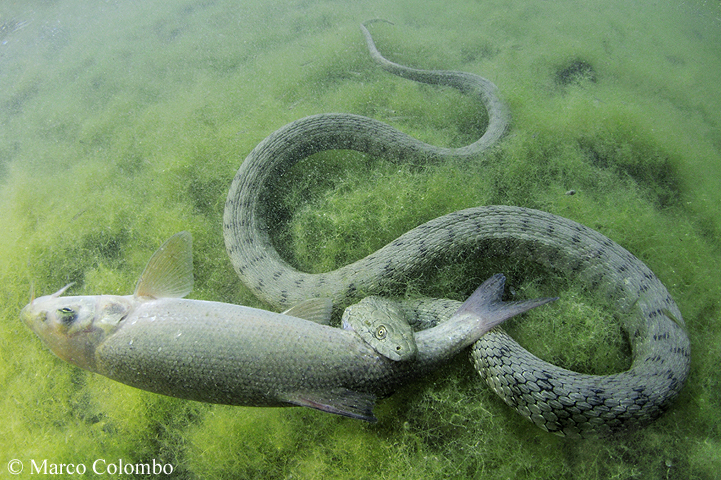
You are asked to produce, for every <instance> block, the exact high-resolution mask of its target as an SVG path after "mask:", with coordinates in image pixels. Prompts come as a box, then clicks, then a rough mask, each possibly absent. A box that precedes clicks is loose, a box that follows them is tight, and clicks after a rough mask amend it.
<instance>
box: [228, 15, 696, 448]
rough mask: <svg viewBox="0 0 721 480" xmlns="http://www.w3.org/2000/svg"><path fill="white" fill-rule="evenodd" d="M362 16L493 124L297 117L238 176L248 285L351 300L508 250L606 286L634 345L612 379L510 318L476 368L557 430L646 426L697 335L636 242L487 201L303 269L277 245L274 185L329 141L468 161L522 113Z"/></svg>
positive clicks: (402, 157) (420, 75)
mask: <svg viewBox="0 0 721 480" xmlns="http://www.w3.org/2000/svg"><path fill="white" fill-rule="evenodd" d="M368 23H369V22H366V23H365V24H361V31H362V33H363V36H364V38H365V41H366V44H367V47H368V50H369V52H370V55H371V58H372V60H373V61H374V62H375V64H377V65H379V66H380V67H381V68H383V69H384V70H386V71H388V72H390V73H393V74H395V75H398V76H400V77H403V78H406V79H410V80H413V81H416V82H421V83H426V84H432V85H444V86H450V87H452V88H455V89H457V90H459V91H461V92H462V93H463V94H465V95H467V96H468V97H470V98H471V99H476V100H478V101H480V102H481V103H482V105H483V106H484V108H485V109H486V111H487V114H488V121H487V128H486V130H485V132H484V133H483V135H482V136H481V138H480V139H479V140H477V141H476V142H475V143H473V144H471V145H468V146H465V147H462V148H443V147H436V146H433V145H429V144H427V143H424V142H422V141H420V140H417V139H415V138H413V137H411V136H409V135H407V134H405V133H402V132H400V131H399V130H397V129H396V128H394V127H392V126H390V125H388V124H386V123H383V122H380V121H377V120H374V119H371V118H367V117H364V116H359V115H355V114H350V113H323V114H317V115H311V116H307V117H304V118H301V119H298V120H295V121H293V122H291V123H289V124H287V125H285V126H283V127H281V128H280V129H278V130H276V131H275V132H273V133H272V134H270V135H269V136H268V137H267V138H265V139H264V140H262V141H261V142H260V143H259V144H258V145H257V146H256V147H255V148H254V149H253V150H252V151H251V153H250V154H249V155H248V156H247V158H246V159H245V161H244V162H243V163H242V164H241V166H240V167H239V169H238V171H237V173H236V175H235V177H234V178H233V181H232V184H231V187H230V190H229V192H228V196H227V200H226V204H225V210H224V214H223V230H224V231H223V235H224V240H225V245H226V251H227V253H228V255H229V257H230V260H231V263H232V264H233V267H234V269H235V271H236V273H237V274H238V275H239V277H240V279H241V281H242V282H243V283H244V284H245V285H246V286H247V287H248V288H249V289H250V290H251V291H252V292H253V293H254V294H255V295H256V296H257V297H258V298H260V299H261V300H263V301H265V302H267V303H268V304H270V305H272V306H274V307H276V308H279V309H286V308H288V307H290V306H292V305H294V304H296V303H299V302H301V301H303V300H306V299H308V298H311V297H327V298H330V299H332V301H333V303H334V305H339V306H343V305H348V304H350V303H352V302H353V301H354V299H358V298H362V297H365V296H367V295H374V294H386V293H387V292H389V291H393V289H396V290H397V289H399V288H401V287H402V286H403V285H404V282H406V281H407V280H408V279H409V278H417V277H418V276H419V275H420V274H422V272H423V271H424V269H427V268H429V267H432V266H433V265H437V264H438V262H442V261H446V260H447V259H449V258H456V259H457V258H466V257H468V256H470V255H481V256H484V257H493V256H502V257H504V258H511V259H518V260H520V261H524V262H534V263H535V264H538V265H539V266H541V267H542V268H546V269H549V270H551V271H558V272H561V273H562V274H563V275H568V276H571V278H573V279H574V281H578V282H580V284H582V285H583V286H585V288H587V289H588V290H589V291H592V292H597V293H598V295H600V297H601V298H604V299H607V300H608V301H609V302H610V303H611V304H612V305H613V306H614V308H615V309H617V311H618V318H620V319H621V326H622V328H623V330H624V331H625V333H626V334H627V335H628V340H629V344H630V346H631V365H630V368H629V369H628V370H626V371H622V372H619V373H614V374H611V375H590V374H582V373H577V372H573V371H570V370H567V369H564V368H561V367H558V366H555V365H553V364H550V363H548V362H546V361H544V360H542V359H540V358H538V357H536V356H534V355H533V354H531V353H530V352H528V351H527V350H526V349H524V348H523V347H522V346H521V345H519V344H518V343H517V342H516V341H515V340H513V338H511V337H510V336H509V335H508V334H507V333H506V332H504V331H503V329H501V328H500V327H497V328H496V329H494V330H492V331H491V332H489V333H487V334H486V335H484V336H483V337H482V338H481V339H480V340H478V341H477V342H476V343H475V344H474V345H473V346H472V347H471V352H470V358H471V362H472V364H473V365H474V367H475V370H476V371H477V372H478V373H479V375H480V376H481V377H482V378H483V379H484V380H485V382H486V383H487V384H488V385H489V386H490V387H491V389H492V390H493V391H494V392H495V393H496V394H497V395H498V396H500V397H501V399H502V400H503V401H504V402H505V403H506V404H508V405H509V406H511V407H512V408H514V409H515V410H516V411H517V412H518V413H519V414H520V415H522V416H523V417H524V418H526V419H528V420H529V421H531V422H533V423H534V424H535V425H537V426H538V427H540V428H542V429H543V430H546V431H548V432H551V433H555V434H557V435H561V436H567V437H572V438H578V437H588V436H598V435H605V434H610V433H614V432H617V431H621V430H624V429H633V428H637V427H641V426H644V425H647V424H648V423H650V422H651V421H653V420H655V419H656V418H658V417H659V416H660V415H661V414H662V413H663V412H664V411H666V410H667V409H668V408H669V406H670V404H671V403H672V401H673V400H674V399H675V398H676V397H677V396H678V394H679V392H680V391H681V389H682V387H683V385H684V382H685V380H686V377H687V375H688V371H689V366H690V344H689V340H688V336H687V334H686V331H685V324H684V321H683V318H682V316H681V312H680V311H679V308H678V306H677V305H676V303H675V302H674V300H673V299H672V298H671V296H670V294H669V292H668V290H667V289H666V287H665V286H664V285H663V283H662V282H661V281H660V280H659V278H658V277H657V276H656V275H655V274H654V273H653V272H652V271H651V270H650V269H649V268H648V267H647V266H646V265H645V264H644V263H643V262H642V261H641V260H639V259H638V258H637V257H635V256H634V255H633V254H631V253H630V252H629V251H628V250H626V249H625V248H623V247H622V246H620V245H619V244H617V243H616V242H614V241H613V240H611V239H609V238H608V237H606V236H604V235H603V234H601V233H599V232H597V231H595V230H593V229H591V228H588V227H586V226H584V225H582V224H580V223H577V222H575V221H573V220H570V219H567V218H563V217H560V216H557V215H554V214H551V213H547V212H543V211H540V210H535V209H531V208H525V207H518V206H507V205H490V206H476V207H471V208H467V209H464V210H460V211H456V212H452V213H448V214H446V215H443V216H440V217H438V218H435V219H433V220H431V221H428V222H427V223H424V224H422V225H419V226H418V227H416V228H413V229H412V230H410V231H408V232H406V233H405V234H403V235H401V236H400V237H398V238H397V239H396V240H393V241H392V242H390V243H389V244H387V245H386V246H384V247H382V248H380V249H379V250H377V251H375V252H373V253H371V254H370V255H368V256H366V257H365V258H362V259H360V260H357V261H355V262H353V263H350V264H348V265H345V266H342V267H340V268H338V269H336V270H333V271H329V272H323V273H307V272H302V271H299V270H298V269H296V268H294V267H293V266H291V265H290V264H289V263H288V262H286V261H285V260H284V259H283V258H282V257H281V256H280V254H279V253H278V251H277V250H276V248H275V247H274V245H273V242H272V239H271V238H270V233H269V232H270V231H269V225H268V221H267V216H268V215H267V214H266V213H267V212H268V210H269V209H270V208H272V203H273V202H272V199H273V194H272V184H273V181H274V180H276V179H278V178H280V177H281V176H282V175H283V174H284V173H285V172H286V171H288V169H289V168H290V167H292V166H293V165H294V164H295V163H297V162H298V161H300V160H302V159H304V158H306V157H308V156H310V155H313V154H315V153H319V152H323V151H327V150H337V149H345V150H355V151H358V152H361V153H364V154H368V155H372V156H376V157H382V158H384V159H389V161H395V162H404V161H405V162H434V161H442V160H444V159H448V158H460V159H469V158H473V157H476V156H479V155H482V154H483V153H484V152H486V151H487V150H489V149H490V148H492V147H494V146H496V145H497V144H498V142H499V140H500V139H501V138H502V137H503V136H504V134H505V132H506V131H507V130H508V126H509V124H510V114H509V111H508V109H507V107H506V106H505V104H504V103H503V102H502V101H501V100H500V97H499V94H498V89H497V87H496V86H495V85H494V84H493V82H491V81H489V80H487V79H485V78H483V77H481V76H479V75H475V74H472V73H466V72H460V71H449V70H420V69H415V68H410V67H406V66H403V65H399V64H397V63H393V62H391V61H389V60H387V59H386V58H384V57H383V56H382V55H381V54H380V52H379V51H378V49H377V48H376V46H375V43H374V41H373V38H372V36H371V34H370V32H369V30H368V28H367V27H366V25H368ZM459 305H460V303H459V302H455V301H452V300H449V299H436V300H423V299H421V300H417V301H415V302H414V301H410V303H407V304H406V305H405V307H404V308H405V309H406V310H407V311H408V312H409V315H410V316H415V317H418V318H421V317H423V318H429V317H431V318H432V319H435V320H433V321H442V320H443V319H444V318H447V317H448V316H450V314H451V313H452V312H453V311H455V309H457V308H458V306H459Z"/></svg>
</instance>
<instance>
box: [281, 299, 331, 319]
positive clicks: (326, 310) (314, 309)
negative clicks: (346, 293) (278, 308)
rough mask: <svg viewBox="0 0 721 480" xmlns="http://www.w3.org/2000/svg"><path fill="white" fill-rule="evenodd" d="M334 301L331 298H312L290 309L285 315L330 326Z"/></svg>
mask: <svg viewBox="0 0 721 480" xmlns="http://www.w3.org/2000/svg"><path fill="white" fill-rule="evenodd" d="M332 311H333V300H331V299H330V298H311V299H308V300H305V301H303V302H300V303H299V304H298V305H295V306H293V307H290V308H289V309H288V310H286V311H285V312H283V315H290V316H291V317H296V318H302V319H304V320H310V321H311V322H315V323H319V324H321V325H330V315H331V312H332Z"/></svg>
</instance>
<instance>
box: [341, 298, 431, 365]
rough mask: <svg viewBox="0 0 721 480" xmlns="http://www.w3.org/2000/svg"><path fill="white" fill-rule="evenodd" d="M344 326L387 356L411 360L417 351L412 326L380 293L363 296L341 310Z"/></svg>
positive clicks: (394, 305)
mask: <svg viewBox="0 0 721 480" xmlns="http://www.w3.org/2000/svg"><path fill="white" fill-rule="evenodd" d="M342 322H343V325H342V326H343V328H344V329H346V330H353V331H355V332H356V333H357V334H358V335H359V336H360V337H361V339H363V341H365V342H366V343H367V344H368V345H370V346H371V347H373V349H374V350H375V351H376V352H378V353H380V354H381V355H383V356H384V357H386V358H389V359H391V360H395V361H401V360H413V359H414V358H415V357H416V354H417V353H418V347H417V345H416V338H415V336H414V334H413V329H412V328H411V326H410V325H409V324H408V320H407V319H406V316H405V313H404V312H403V310H402V309H401V307H400V306H399V305H398V303H396V302H393V301H392V300H388V299H385V298H381V297H366V298H364V299H363V300H361V301H360V302H358V303H356V304H355V305H351V306H350V307H348V308H346V309H345V312H343V319H342Z"/></svg>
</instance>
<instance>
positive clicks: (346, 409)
mask: <svg viewBox="0 0 721 480" xmlns="http://www.w3.org/2000/svg"><path fill="white" fill-rule="evenodd" d="M286 401H287V402H288V403H292V404H293V405H298V406H300V407H310V408H315V409H316V410H321V411H323V412H327V413H335V414H336V415H343V416H345V417H350V418H357V419H359V420H365V421H366V422H373V423H375V422H376V421H377V420H378V419H377V418H376V417H375V416H374V415H373V407H375V404H376V396H375V395H373V394H372V393H361V392H355V391H353V390H348V389H347V388H335V389H333V390H330V391H328V392H299V393H297V394H294V395H292V396H290V397H288V398H287V399H286Z"/></svg>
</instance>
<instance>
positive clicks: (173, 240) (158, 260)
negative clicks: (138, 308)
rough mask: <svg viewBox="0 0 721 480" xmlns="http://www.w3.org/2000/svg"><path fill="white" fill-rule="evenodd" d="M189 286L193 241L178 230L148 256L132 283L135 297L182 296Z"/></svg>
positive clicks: (190, 282)
mask: <svg viewBox="0 0 721 480" xmlns="http://www.w3.org/2000/svg"><path fill="white" fill-rule="evenodd" d="M192 289H193V240H192V237H191V236H190V233H188V232H180V233H176V234H175V235H173V236H172V237H170V238H169V239H168V240H167V241H166V242H165V243H164V244H163V245H162V246H161V247H160V248H159V249H158V250H157V251H156V252H155V253H154V254H153V256H152V257H150V260H148V264H147V265H146V266H145V270H143V274H142V275H140V279H139V280H138V284H137V285H136V286H135V296H136V297H153V298H182V297H184V296H186V295H187V294H189V293H190V291H191V290H192Z"/></svg>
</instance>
